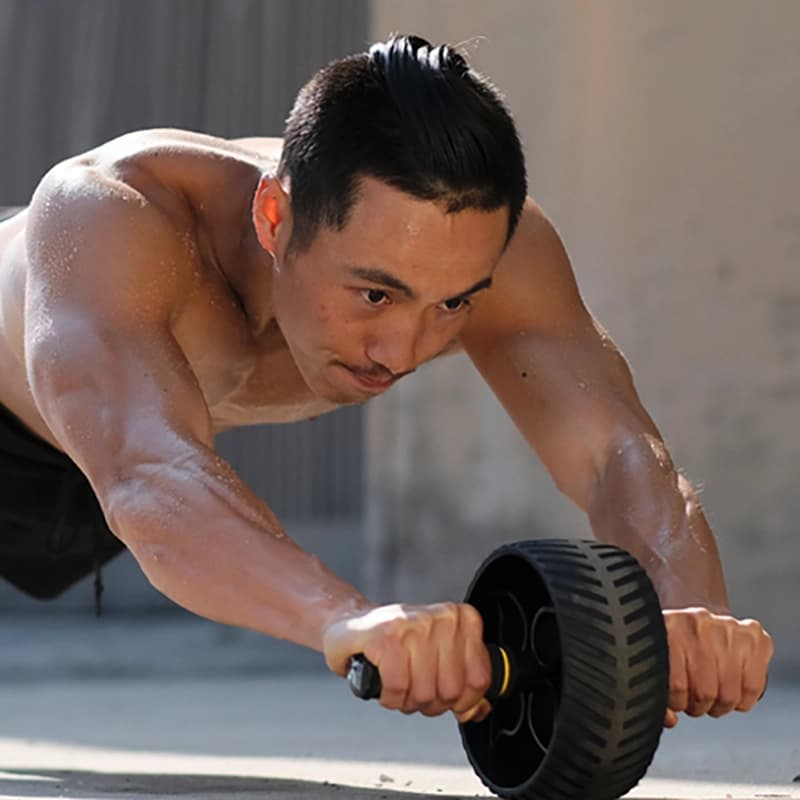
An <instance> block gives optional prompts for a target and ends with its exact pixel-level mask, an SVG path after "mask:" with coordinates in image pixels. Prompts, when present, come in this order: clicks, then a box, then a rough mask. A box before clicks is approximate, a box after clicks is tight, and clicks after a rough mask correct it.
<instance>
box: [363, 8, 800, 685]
mask: <svg viewBox="0 0 800 800" xmlns="http://www.w3.org/2000/svg"><path fill="white" fill-rule="evenodd" d="M373 14H374V16H373V36H374V37H375V38H383V37H384V36H385V35H386V34H387V33H389V32H391V31H394V30H399V31H403V32H407V31H408V32H416V33H419V34H421V35H423V36H426V37H428V38H431V39H433V40H440V41H441V40H446V41H450V42H459V41H463V40H466V39H469V38H470V37H475V36H479V35H480V36H483V37H485V38H483V39H482V40H480V41H478V42H476V43H470V44H469V45H468V48H467V49H468V50H469V51H470V52H472V61H473V63H474V64H475V65H476V66H477V67H478V68H479V69H480V70H481V71H483V72H485V73H487V74H489V75H490V76H491V77H492V79H493V80H494V82H495V83H496V84H497V85H498V86H499V87H501V88H502V89H503V90H504V91H505V93H506V95H507V97H508V100H509V103H510V105H511V107H512V109H513V110H514V111H515V114H516V117H517V120H518V123H519V126H520V128H521V132H522V135H523V138H524V140H525V143H526V149H527V158H528V169H529V177H530V185H531V193H532V194H533V195H534V196H535V197H536V198H537V199H538V200H539V201H540V202H541V203H542V204H543V206H544V207H545V208H546V209H547V210H548V211H549V213H550V214H551V216H552V218H553V219H554V221H555V223H556V225H557V227H558V228H559V230H560V231H561V234H562V236H563V238H564V240H565V242H566V245H567V248H568V250H569V252H570V254H571V257H572V260H573V264H574V267H575V270H576V273H577V275H578V280H579V283H580V285H581V287H582V291H583V294H584V297H585V299H586V301H587V302H588V304H589V306H590V307H591V308H592V310H593V311H594V313H595V314H596V315H597V316H598V318H599V319H600V320H601V321H602V322H603V323H604V324H605V325H606V326H607V327H608V328H609V329H610V331H611V333H612V335H613V336H614V338H615V339H616V341H617V342H618V343H619V344H620V346H621V347H622V349H623V350H624V351H625V353H626V354H627V356H628V357H629V359H630V360H631V362H632V365H633V368H634V373H635V378H636V381H637V385H638V387H639V390H640V392H641V394H642V396H643V399H644V401H645V404H646V406H647V407H648V409H649V410H650V411H651V413H652V414H653V416H654V417H655V419H656V421H657V422H658V423H659V425H660V427H661V428H662V430H663V432H664V434H665V436H666V439H667V441H668V443H669V445H670V448H671V450H672V453H673V455H674V457H675V459H676V461H677V462H678V464H679V465H680V466H681V467H682V468H683V469H684V470H685V472H686V473H687V474H688V476H689V477H690V478H691V479H692V480H693V481H695V483H696V484H700V485H701V486H702V488H703V498H704V503H705V506H706V509H707V512H708V514H709V516H710V519H711V521H712V524H713V526H714V528H715V531H716V534H717V537H718V539H719V544H720V548H721V551H722V556H723V561H724V564H725V568H726V572H727V577H728V583H729V590H730V592H731V595H732V599H733V604H734V608H735V611H736V612H737V613H739V614H741V615H753V616H758V617H759V618H761V619H762V620H763V622H764V623H765V624H766V625H767V626H768V628H769V629H770V630H771V631H772V632H773V634H774V635H775V638H776V642H777V648H778V650H777V656H776V662H777V666H778V668H779V669H782V670H783V671H784V672H789V671H790V670H791V669H792V665H796V666H800V636H798V633H800V625H799V624H798V622H797V614H796V611H795V605H796V603H797V588H796V587H797V585H798V582H797V573H798V570H800V539H798V533H797V524H796V521H797V520H798V518H800V491H798V490H799V489H800V486H799V484H800V478H799V477H798V474H799V473H800V470H798V465H797V462H798V456H800V444H799V441H798V440H799V439H800V436H798V430H797V422H798V408H800V278H799V277H798V270H799V269H800V264H799V263H798V262H800V201H799V200H798V186H800V157H798V154H797V143H798V141H800V99H799V98H800V4H798V3H796V2H793V0H785V1H782V0H771V2H770V3H758V2H754V1H753V2H743V1H741V0H705V1H704V2H703V3H696V2H691V0H648V2H640V0H624V1H623V0H617V1H612V2H605V3H602V4H596V3H591V2H588V1H587V2H569V3H552V2H533V1H532V0H503V2H502V3H485V2H478V0H452V1H450V0H447V1H443V0H406V2H403V3H396V2H391V0H374V2H373ZM368 463H369V469H368V472H369V476H370V477H369V481H370V487H369V488H370V493H369V496H370V501H369V502H370V508H369V510H368V531H367V535H368V537H369V540H370V543H371V557H370V563H369V574H370V576H371V580H372V585H373V589H374V591H375V592H377V593H380V594H382V595H383V596H384V597H397V598H401V599H404V600H411V599H420V600H421V599H430V598H434V597H437V598H439V597H453V596H459V595H460V594H461V593H462V592H463V589H464V587H465V586H466V583H467V580H468V578H469V577H470V575H471V573H472V571H473V569H474V567H475V566H476V565H477V564H478V562H479V561H480V559H481V558H482V556H483V555H485V554H486V553H487V552H488V551H489V550H490V549H491V548H493V547H494V546H495V545H496V544H498V543H500V542H502V541H504V540H508V539H513V538H528V537H532V536H540V535H566V536H581V535H586V534H588V533H589V529H588V526H587V524H586V522H585V519H584V517H583V515H582V514H581V513H579V512H577V511H576V510H575V509H574V508H572V507H571V506H570V505H569V503H568V501H566V500H565V499H563V498H562V497H560V496H559V495H558V493H557V492H556V491H555V489H554V488H553V486H552V484H551V481H550V479H549V477H548V476H547V474H546V473H545V472H544V471H543V470H542V468H541V467H540V466H539V464H538V462H536V460H535V457H534V456H533V454H532V453H531V452H530V451H529V450H528V448H527V446H526V445H525V443H524V442H523V441H522V439H521V437H520V436H519V434H518V433H517V432H516V430H515V429H514V428H513V426H512V425H511V424H510V423H509V421H508V420H507V419H506V418H505V415H504V412H503V411H502V409H501V408H500V406H499V404H498V403H497V402H496V401H495V399H494V398H493V396H492V395H491V394H490V393H489V392H488V390H487V389H486V388H485V387H484V386H483V385H482V383H481V381H480V379H479V378H478V376H477V375H476V373H475V372H474V371H473V370H472V368H471V366H470V365H469V363H468V361H466V359H462V358H456V359H453V360H451V361H449V362H446V363H443V364H440V365H436V366H434V367H431V368H429V369H426V370H424V371H423V372H422V374H419V375H417V376H414V377H413V379H409V380H408V383H407V384H405V385H401V386H399V387H398V388H397V389H396V390H395V391H394V392H392V393H391V394H390V395H389V396H387V397H385V398H382V399H381V400H380V401H379V402H376V403H375V404H374V405H373V407H372V408H371V410H370V412H369V418H368Z"/></svg>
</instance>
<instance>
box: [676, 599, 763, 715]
mask: <svg viewBox="0 0 800 800" xmlns="http://www.w3.org/2000/svg"><path fill="white" fill-rule="evenodd" d="M664 622H665V623H666V627H667V639H668V641H669V708H668V710H667V716H666V719H665V721H664V724H665V725H666V726H667V727H668V728H672V727H674V726H675V725H677V723H678V716H677V714H678V712H680V711H684V712H686V713H687V714H688V715H689V716H691V717H700V716H702V715H703V714H709V715H710V716H712V717H721V716H722V715H723V714H727V713H728V712H730V711H749V710H750V709H751V708H753V706H754V705H755V704H756V703H757V702H758V700H759V698H760V697H761V695H762V694H763V693H764V689H765V688H766V685H767V667H768V665H769V661H770V659H771V658H772V653H773V650H774V648H773V644H772V639H771V637H770V635H769V634H768V633H767V632H766V631H765V630H764V628H762V627H761V624H760V623H758V622H756V621H755V620H752V619H745V620H738V619H735V618H734V617H730V616H725V615H721V614H712V613H711V612H710V611H708V610H707V609H705V608H684V609H678V610H674V611H665V612H664Z"/></svg>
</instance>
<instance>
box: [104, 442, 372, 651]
mask: <svg viewBox="0 0 800 800" xmlns="http://www.w3.org/2000/svg"><path fill="white" fill-rule="evenodd" d="M108 506H109V508H108V509H107V514H108V516H109V518H110V520H111V524H112V527H113V529H114V531H115V533H117V535H119V536H120V538H122V539H123V541H125V542H126V544H127V545H128V547H129V549H130V550H131V551H132V552H133V555H134V556H135V558H136V559H137V561H138V562H139V564H140V566H141V567H142V570H143V571H144V572H145V574H146V575H147V577H148V579H149V580H150V582H151V583H152V584H153V585H154V586H155V588H157V589H158V590H159V591H161V592H162V593H163V594H165V595H166V596H168V597H169V598H170V599H172V600H173V601H175V602H176V603H178V604H179V605H181V606H183V607H185V608H187V609H189V610H190V611H192V612H194V613H196V614H199V615H201V616H204V617H207V618H209V619H213V620H216V621H218V622H222V623H226V624H229V625H235V626H238V627H243V628H250V629H253V630H256V631H259V632H261V633H264V634H267V635H269V636H274V637H276V638H281V639H288V640H290V641H293V642H295V643H297V644H300V645H303V646H305V647H309V648H313V649H315V650H318V651H321V650H322V636H323V632H324V629H325V627H326V626H327V625H328V624H329V623H330V621H331V620H333V619H339V618H341V617H342V616H344V615H347V614H349V613H354V612H357V611H358V610H360V609H364V608H368V607H370V604H369V603H368V602H367V600H366V598H365V597H364V596H363V595H362V594H361V593H360V592H359V591H358V590H357V589H355V588H354V587H352V586H350V585H349V584H347V583H346V582H344V581H343V580H341V579H340V578H338V577H337V576H336V575H334V574H333V573H332V572H331V571H330V570H328V569H327V568H326V567H325V566H324V565H323V564H322V563H321V562H320V561H319V559H318V558H316V557H315V556H313V555H311V554H310V553H308V552H306V551H305V550H303V549H302V548H301V547H300V546H299V545H297V544H296V543H295V542H294V541H292V540H291V539H290V538H289V537H288V536H287V535H286V533H285V531H284V530H283V527H282V526H281V524H280V522H279V520H278V519H277V517H276V516H275V515H274V514H273V513H272V511H271V510H270V509H269V507H268V506H267V505H266V504H265V503H264V502H263V501H261V500H260V499H259V498H258V497H256V496H255V495H254V494H253V493H252V492H251V491H250V490H249V488H247V487H246V486H245V485H244V483H243V482H242V481H241V479H240V478H239V477H238V476H237V475H236V473H235V472H234V470H233V469H232V468H231V467H230V465H229V464H227V462H225V461H223V460H222V459H220V458H219V457H217V456H216V455H214V454H213V453H212V452H211V451H208V450H206V449H205V448H202V447H192V448H191V450H190V452H188V453H187V454H186V455H185V457H184V458H182V459H180V460H174V459H173V460H172V461H171V462H170V463H169V464H164V463H161V464H159V465H157V466H155V467H154V466H153V465H148V466H140V467H138V468H134V469H133V470H131V472H130V474H129V475H128V478H127V480H125V481H124V482H121V483H117V484H116V488H115V489H114V490H112V491H111V492H110V493H109V502H108Z"/></svg>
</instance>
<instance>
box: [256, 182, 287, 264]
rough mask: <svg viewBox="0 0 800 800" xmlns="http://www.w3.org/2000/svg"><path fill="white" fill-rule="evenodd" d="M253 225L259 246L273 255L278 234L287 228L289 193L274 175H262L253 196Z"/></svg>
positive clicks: (276, 245) (275, 250)
mask: <svg viewBox="0 0 800 800" xmlns="http://www.w3.org/2000/svg"><path fill="white" fill-rule="evenodd" d="M252 214H253V226H254V227H255V229H256V236H257V237H258V241H259V243H260V244H261V246H262V247H263V248H264V249H265V250H267V251H268V252H269V253H271V254H272V255H273V257H274V256H275V255H276V253H277V249H278V235H279V234H280V233H281V231H282V230H286V229H288V228H289V225H288V223H289V220H290V216H291V206H290V203H289V195H288V194H287V193H286V191H285V190H284V188H283V186H282V185H281V182H280V180H278V178H277V177H275V176H274V175H262V176H261V179H260V180H259V181H258V186H257V187H256V192H255V195H254V196H253V208H252Z"/></svg>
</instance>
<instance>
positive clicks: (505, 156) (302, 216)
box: [278, 35, 526, 251]
mask: <svg viewBox="0 0 800 800" xmlns="http://www.w3.org/2000/svg"><path fill="white" fill-rule="evenodd" d="M278 175H279V176H280V177H281V178H288V180H289V184H290V197H291V206H292V215H293V232H292V241H291V244H290V248H292V249H294V250H296V251H297V250H303V249H305V248H306V247H308V246H309V245H310V244H311V242H312V241H313V239H314V236H315V235H316V233H317V232H318V230H319V228H320V227H321V226H323V225H327V226H330V227H333V228H336V229H338V230H341V229H342V228H344V226H345V225H346V224H347V220H348V218H349V214H350V211H351V210H352V207H353V204H354V203H355V201H356V199H357V194H358V188H359V180H360V178H361V177H364V176H370V177H373V178H377V179H379V180H382V181H384V182H385V183H387V184H388V185H390V186H393V187H394V188H397V189H400V190H401V191H404V192H407V193H408V194H409V195H412V196H413V197H416V198H419V199H422V200H431V201H434V202H437V203H441V204H443V205H444V206H445V208H446V210H447V212H448V213H450V212H456V211H460V210H462V209H465V208H477V209H481V210H484V211H493V210H495V209H498V208H501V207H503V206H506V207H508V209H509V219H508V235H507V239H506V242H508V240H510V239H511V236H512V235H513V233H514V230H515V228H516V225H517V222H518V220H519V216H520V213H521V210H522V205H523V203H524V201H525V194H526V179H525V160H524V156H523V154H522V146H521V144H520V141H519V137H518V135H517V132H516V128H515V126H514V121H513V119H512V117H511V114H510V112H509V111H508V109H507V108H506V106H505V104H504V101H503V99H502V98H501V96H500V95H499V93H498V92H497V90H496V89H495V88H494V87H493V86H492V85H491V84H490V83H489V81H488V80H486V79H485V78H484V77H482V76H481V75H479V74H478V73H476V72H475V71H473V70H472V69H471V68H470V66H469V65H468V64H467V62H466V60H465V59H464V57H463V56H462V55H461V54H460V53H458V52H457V51H456V50H455V49H453V48H451V47H450V46H448V45H441V46H439V47H433V46H432V45H431V44H430V43H429V42H427V41H426V40H425V39H422V38H421V37H419V36H410V35H409V36H392V37H391V38H389V40H388V41H386V42H380V43H378V44H375V45H373V46H372V47H371V48H370V50H369V52H367V53H360V54H357V55H353V56H347V57H345V58H341V59H338V60H336V61H333V62H332V63H330V64H328V66H326V67H323V68H322V69H321V70H320V71H319V72H317V73H316V74H315V75H314V77H313V78H312V79H311V80H310V81H309V82H308V83H307V84H306V85H305V86H304V87H303V88H302V89H301V90H300V92H299V94H298V95H297V99H296V100H295V103H294V107H293V108H292V111H291V113H290V115H289V118H288V120H287V122H286V130H285V132H284V145H283V153H282V155H281V161H280V165H279V167H278Z"/></svg>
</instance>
